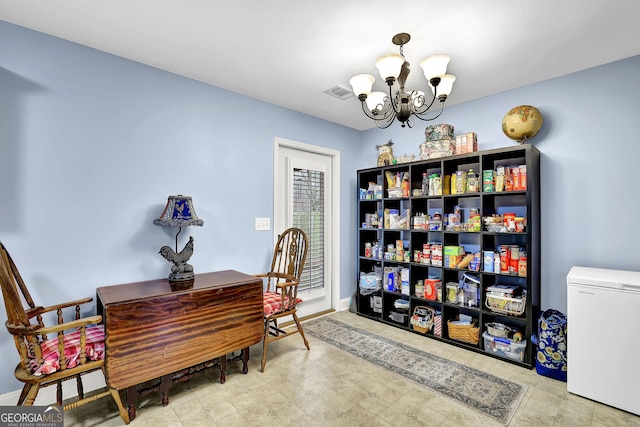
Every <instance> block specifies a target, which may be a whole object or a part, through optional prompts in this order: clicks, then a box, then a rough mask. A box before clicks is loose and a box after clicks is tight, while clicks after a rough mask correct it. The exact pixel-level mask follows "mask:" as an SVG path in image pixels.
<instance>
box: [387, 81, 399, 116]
mask: <svg viewBox="0 0 640 427" xmlns="http://www.w3.org/2000/svg"><path fill="white" fill-rule="evenodd" d="M393 98H394V96H393V86H392V85H389V103H390V104H391V107H392V108H393V112H394V113H395V114H398V106H397V105H396V104H395V103H394V102H393Z"/></svg>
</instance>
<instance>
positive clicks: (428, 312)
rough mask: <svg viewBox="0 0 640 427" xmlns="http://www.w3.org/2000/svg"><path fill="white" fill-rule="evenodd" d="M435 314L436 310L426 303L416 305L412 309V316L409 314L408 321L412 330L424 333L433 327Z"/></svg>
mask: <svg viewBox="0 0 640 427" xmlns="http://www.w3.org/2000/svg"><path fill="white" fill-rule="evenodd" d="M435 315H436V311H435V310H434V309H433V308H431V307H429V306H426V305H418V306H416V307H415V308H414V309H413V316H411V319H410V320H409V323H410V324H411V327H412V328H413V330H414V331H416V332H420V333H421V334H426V333H427V332H430V331H431V328H432V327H433V320H434V318H435Z"/></svg>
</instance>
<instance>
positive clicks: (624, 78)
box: [359, 56, 640, 313]
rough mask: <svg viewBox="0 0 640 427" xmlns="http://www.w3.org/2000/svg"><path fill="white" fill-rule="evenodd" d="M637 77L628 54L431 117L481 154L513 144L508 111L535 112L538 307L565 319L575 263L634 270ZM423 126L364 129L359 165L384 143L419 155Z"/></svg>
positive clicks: (637, 64)
mask: <svg viewBox="0 0 640 427" xmlns="http://www.w3.org/2000/svg"><path fill="white" fill-rule="evenodd" d="M638 76H640V56H635V57H631V58H628V59H625V60H622V61H617V62H613V63H610V64H607V65H603V66H599V67H595V68H591V69H588V70H585V71H582V72H578V73H574V74H570V75H568V76H563V77H559V78H555V79H552V80H547V81H545V82H542V83H538V84H533V85H529V86H526V87H522V88H519V89H515V90H511V91H508V92H504V93H501V94H498V95H494V96H490V97H486V98H482V99H478V100H476V101H473V102H468V103H465V104H462V105H455V106H452V107H448V108H446V109H445V111H444V113H443V115H442V116H440V117H439V118H438V119H437V120H436V121H435V123H449V124H452V125H454V126H455V129H456V133H462V132H476V133H477V134H478V148H479V149H480V150H485V149H491V148H499V147H509V146H513V145H514V144H515V142H513V141H511V140H510V139H508V138H507V137H506V136H505V135H504V134H503V133H502V128H501V123H502V118H503V117H504V115H505V113H506V112H507V111H509V110H510V109H511V108H512V107H515V106H517V105H522V104H528V105H534V106H536V107H538V108H539V109H540V111H541V112H542V115H543V117H544V125H543V127H542V130H541V131H540V132H539V133H538V135H536V136H535V138H533V139H531V141H530V143H531V144H533V145H535V146H536V147H537V148H538V149H539V150H540V152H541V159H540V162H541V166H540V168H541V176H540V184H541V203H540V204H541V211H542V212H541V228H542V236H541V240H542V245H541V251H542V254H541V264H542V273H541V277H542V308H543V309H547V308H555V309H558V310H561V311H562V312H565V313H566V304H567V297H566V276H567V273H568V272H569V270H570V268H571V266H573V265H583V266H591V267H598V268H611V269H623V270H640V261H639V258H638V240H639V238H640V231H639V229H638V227H636V225H635V224H637V223H638V213H639V212H640V198H639V197H638V196H639V194H640V191H639V188H640V187H638V182H639V179H640V178H639V177H640V175H639V173H640V169H639V165H640V142H639V140H640V134H639V133H638V125H637V123H638V115H639V114H640V108H639V107H638V101H639V100H640V84H639V83H638ZM454 90H455V86H454ZM427 125H429V123H426V122H419V123H417V124H416V125H415V126H414V127H413V128H412V129H407V128H405V129H402V128H400V126H399V125H392V126H391V127H390V128H388V129H386V130H378V129H373V130H369V131H366V132H365V133H364V140H365V143H364V147H363V149H364V150H366V154H367V155H366V156H363V162H362V164H361V165H359V167H370V166H373V165H375V159H376V156H377V154H376V149H375V145H376V144H384V143H386V142H387V141H389V140H390V139H391V140H393V142H394V145H393V150H394V154H395V155H396V156H399V155H402V154H404V153H408V154H415V155H416V157H418V154H419V145H420V144H421V143H423V142H424V140H425V138H424V129H425V127H426V126H427ZM610 309H612V308H611V307H609V308H607V307H603V310H610ZM613 309H614V310H615V308H613Z"/></svg>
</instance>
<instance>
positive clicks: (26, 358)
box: [0, 242, 129, 424]
mask: <svg viewBox="0 0 640 427" xmlns="http://www.w3.org/2000/svg"><path fill="white" fill-rule="evenodd" d="M0 285H1V287H2V296H3V298H4V305H5V308H6V310H7V321H6V322H5V326H6V327H7V330H8V331H9V333H10V334H11V335H12V336H13V339H14V342H15V345H16V349H17V350H18V355H19V359H20V361H19V363H18V366H17V367H16V368H15V371H14V375H15V377H16V378H17V379H18V380H19V381H21V382H23V383H24V387H23V388H22V392H21V393H20V397H19V398H18V406H21V405H25V406H31V405H33V404H34V402H35V399H36V396H37V395H38V391H39V390H40V388H41V387H47V386H50V385H54V384H55V385H56V387H57V390H56V404H57V405H58V406H62V401H63V399H62V382H63V381H66V380H69V379H72V378H75V379H76V383H77V389H78V397H77V399H75V400H73V401H72V402H71V403H68V404H66V405H64V410H65V411H67V410H69V409H73V408H77V407H79V406H82V405H85V404H87V403H89V402H93V401H95V400H98V399H100V398H103V397H108V396H111V397H112V398H113V400H114V401H115V403H116V405H117V407H118V411H119V413H120V417H122V420H123V421H124V423H125V424H129V414H128V413H127V411H126V410H125V409H124V406H123V405H122V401H121V399H120V394H119V393H118V391H117V390H115V389H113V388H109V387H108V390H106V391H101V392H98V393H97V394H93V395H91V396H89V397H85V395H84V390H83V386H82V379H81V377H82V375H84V374H88V373H90V372H93V371H97V370H102V371H103V374H104V327H103V325H102V324H100V323H101V320H102V317H101V316H90V317H85V318H82V317H81V316H80V306H81V305H82V304H86V303H89V302H91V301H92V299H93V298H84V299H80V300H77V301H71V302H67V303H62V304H56V305H52V306H48V307H42V306H36V305H35V303H34V301H33V298H31V294H30V293H29V290H28V289H27V287H26V285H25V283H24V281H23V280H22V277H21V276H20V273H19V271H18V269H17V267H16V265H15V263H14V262H13V260H12V259H11V256H10V255H9V253H8V252H7V250H6V248H5V246H4V245H3V244H2V242H0ZM49 313H51V314H49ZM53 313H55V315H53ZM65 313H70V316H71V317H72V318H73V320H69V321H66V322H65V321H64V319H63V314H65ZM56 316H57V319H56V321H54V323H55V324H54V325H51V326H47V325H46V324H45V320H44V319H45V318H47V317H52V318H55V317H56ZM105 381H106V378H105Z"/></svg>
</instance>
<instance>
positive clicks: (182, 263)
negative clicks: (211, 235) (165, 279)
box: [158, 236, 194, 281]
mask: <svg viewBox="0 0 640 427" xmlns="http://www.w3.org/2000/svg"><path fill="white" fill-rule="evenodd" d="M176 249H177V248H176ZM158 253H159V254H160V255H162V256H163V257H164V259H166V260H167V261H169V262H172V263H173V265H172V266H171V274H169V280H170V281H178V280H189V279H193V278H194V274H193V266H192V265H191V264H188V263H187V261H189V258H191V255H193V237H191V236H189V241H188V242H187V244H186V245H184V248H183V249H182V250H181V251H180V252H178V253H176V252H175V251H174V250H173V249H171V247H170V246H163V247H161V248H160V252H158Z"/></svg>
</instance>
